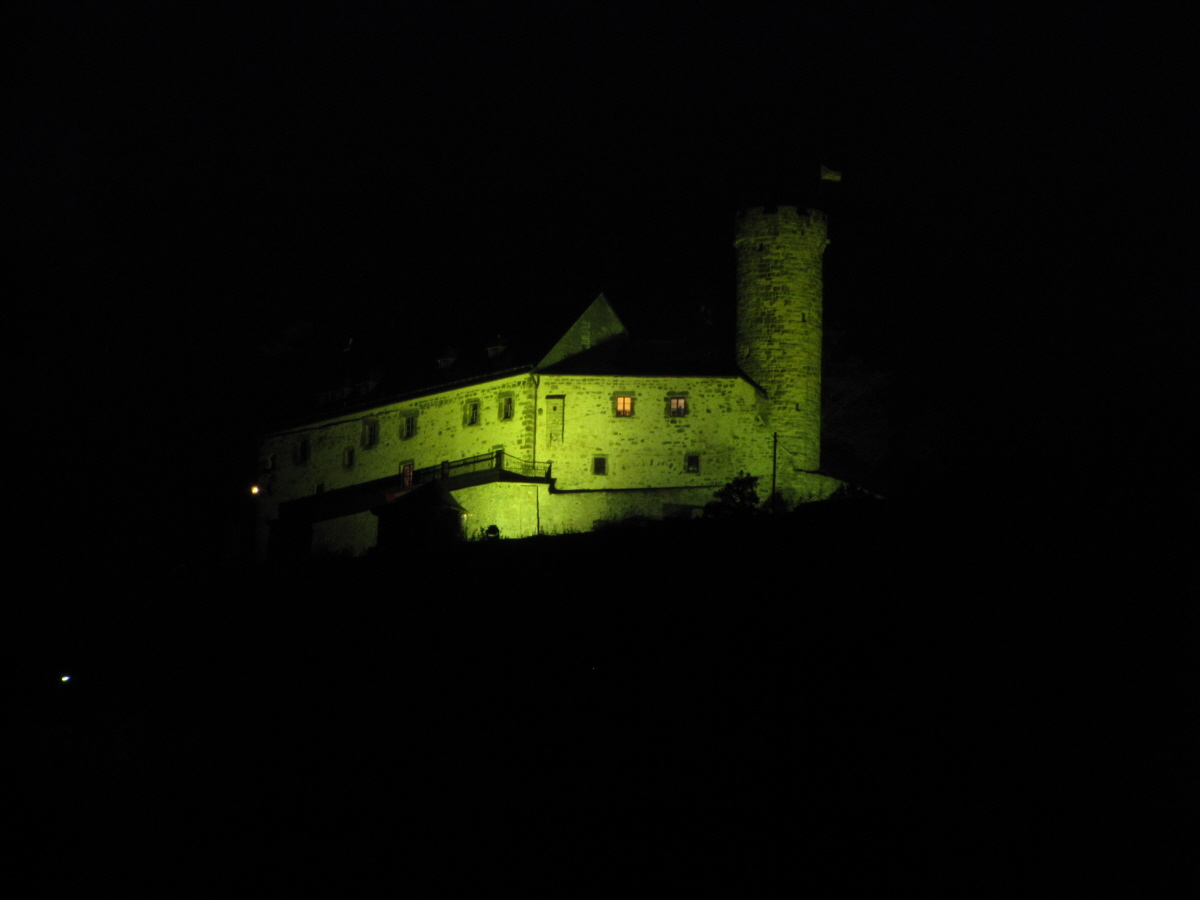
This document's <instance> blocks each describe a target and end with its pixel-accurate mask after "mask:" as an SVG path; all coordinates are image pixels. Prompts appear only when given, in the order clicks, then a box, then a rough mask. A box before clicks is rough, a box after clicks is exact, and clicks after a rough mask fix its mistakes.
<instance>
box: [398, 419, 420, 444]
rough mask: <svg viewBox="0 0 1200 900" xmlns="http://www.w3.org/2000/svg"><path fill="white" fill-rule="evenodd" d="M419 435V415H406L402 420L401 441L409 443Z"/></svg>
mask: <svg viewBox="0 0 1200 900" xmlns="http://www.w3.org/2000/svg"><path fill="white" fill-rule="evenodd" d="M416 434H417V414H416V413H405V415H404V418H403V419H401V420H400V440H402V441H407V440H408V439H409V438H411V437H415V436H416Z"/></svg>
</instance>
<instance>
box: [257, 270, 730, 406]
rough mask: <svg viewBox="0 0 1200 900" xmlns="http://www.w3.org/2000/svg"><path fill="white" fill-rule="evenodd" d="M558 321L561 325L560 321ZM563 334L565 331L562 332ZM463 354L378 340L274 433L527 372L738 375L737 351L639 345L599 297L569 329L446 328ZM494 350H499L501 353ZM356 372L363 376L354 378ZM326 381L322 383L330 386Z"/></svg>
mask: <svg viewBox="0 0 1200 900" xmlns="http://www.w3.org/2000/svg"><path fill="white" fill-rule="evenodd" d="M556 320H557V321H556ZM564 329H565V330H564ZM448 330H449V331H451V332H453V338H454V340H455V345H456V346H457V347H459V348H461V349H463V350H464V351H466V352H462V353H458V354H457V355H456V356H455V361H454V363H453V364H452V365H450V366H449V367H447V368H445V369H438V368H436V360H437V358H438V356H439V354H440V353H441V352H443V350H442V348H443V347H444V346H445V344H439V343H438V342H439V341H441V340H443V339H444V337H445V335H431V334H425V333H418V334H414V333H412V332H404V331H403V330H397V332H395V333H394V334H392V335H387V336H385V337H378V336H377V337H376V340H375V347H374V350H373V352H370V353H368V354H366V355H364V356H363V357H362V358H361V360H360V361H359V362H358V364H357V366H355V365H353V360H350V359H347V358H346V357H345V356H344V355H340V357H341V358H340V359H339V360H338V362H340V363H341V364H342V369H341V370H342V371H343V374H342V375H341V376H340V378H341V382H340V384H339V383H328V384H326V385H325V388H324V390H323V393H324V395H325V397H326V398H327V402H326V403H325V404H324V405H321V406H316V405H314V404H313V403H312V402H311V401H312V398H313V393H312V392H311V391H310V392H309V393H308V399H309V401H310V402H308V403H305V404H299V403H297V404H295V405H293V407H292V408H291V409H290V410H286V409H282V408H281V409H279V410H277V411H276V415H277V421H276V423H275V425H274V427H273V428H272V429H271V430H278V429H279V428H284V427H299V426H301V425H303V424H304V423H307V422H311V421H313V420H314V419H317V418H322V419H325V418H337V417H340V416H343V415H347V414H352V413H356V412H361V411H365V410H369V409H372V408H375V407H378V406H382V405H384V404H389V403H399V402H403V401H404V400H405V399H408V398H413V399H415V398H417V397H422V396H427V395H429V394H433V393H437V392H439V391H444V390H448V389H452V388H457V387H466V386H469V385H471V384H480V383H483V382H487V381H493V380H495V379H498V378H504V377H511V376H514V375H519V374H521V373H525V372H535V371H546V372H550V373H554V374H577V375H651V376H654V375H663V376H671V375H676V376H684V375H688V376H718V377H729V376H737V375H739V374H741V373H740V372H739V371H738V368H737V366H736V364H735V363H734V361H733V358H732V347H729V348H726V347H724V346H722V347H719V348H716V349H714V348H712V347H709V346H705V345H702V344H697V343H693V342H689V341H654V342H646V343H643V342H635V341H634V340H632V339H631V337H630V335H629V331H628V330H627V329H626V327H625V324H624V323H623V322H622V321H621V319H620V317H619V316H618V315H617V313H616V311H615V310H614V309H613V307H612V304H611V303H609V301H608V298H607V297H605V296H604V294H603V293H601V294H599V295H598V296H597V297H596V299H594V300H593V301H592V302H591V303H590V304H589V305H588V307H587V309H585V310H584V311H583V313H582V314H581V315H579V316H578V317H577V318H575V320H574V321H573V322H572V323H571V324H570V325H569V326H568V325H566V323H565V322H564V321H563V319H562V318H561V317H559V316H557V315H550V316H541V317H534V318H533V319H532V320H531V321H528V322H525V323H516V324H514V325H513V326H512V327H508V326H507V325H506V326H505V327H504V337H503V339H499V338H498V336H497V334H496V331H495V330H487V329H484V328H471V327H470V326H469V324H468V325H467V326H464V325H461V324H459V323H448ZM489 347H495V348H499V350H498V352H496V351H494V350H493V351H489V349H488V348H489ZM355 371H359V374H354V372H355ZM331 378H332V376H330V375H327V376H326V377H325V379H323V380H324V381H330V379H331Z"/></svg>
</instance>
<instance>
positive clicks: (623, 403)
mask: <svg viewBox="0 0 1200 900" xmlns="http://www.w3.org/2000/svg"><path fill="white" fill-rule="evenodd" d="M616 402H617V407H616V412H617V415H618V416H622V417H624V416H632V415H633V397H631V396H630V395H629V394H618V395H617V398H616Z"/></svg>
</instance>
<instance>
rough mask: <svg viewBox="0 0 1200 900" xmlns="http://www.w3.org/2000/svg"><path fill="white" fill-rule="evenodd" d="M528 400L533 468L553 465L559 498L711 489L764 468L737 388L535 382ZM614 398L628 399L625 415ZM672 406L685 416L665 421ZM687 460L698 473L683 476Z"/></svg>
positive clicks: (712, 383)
mask: <svg viewBox="0 0 1200 900" xmlns="http://www.w3.org/2000/svg"><path fill="white" fill-rule="evenodd" d="M538 395H539V398H540V399H539V402H538V408H539V410H540V414H539V416H538V436H537V443H538V458H539V459H542V460H549V461H553V468H552V474H553V476H554V478H555V480H556V487H557V489H558V490H560V491H577V490H593V491H594V490H621V489H629V488H663V487H679V488H693V487H701V486H705V485H715V486H718V487H719V486H720V485H722V484H724V483H725V482H727V481H729V480H730V479H731V478H732V477H733V476H734V475H736V474H737V472H738V471H739V469H751V468H753V469H761V464H762V460H764V459H769V455H770V449H771V448H770V440H769V438H765V437H764V435H763V432H762V426H761V424H759V420H758V412H757V409H756V405H755V400H754V389H753V388H752V387H751V386H750V385H749V384H747V383H746V381H745V380H744V379H742V378H699V377H697V378H669V377H664V378H646V377H641V378H639V377H613V376H582V375H558V376H549V375H545V376H542V377H541V384H540V386H539V389H538ZM560 395H561V398H562V399H561V400H556V399H554V398H557V397H559V396H560ZM618 397H629V398H631V401H632V413H633V414H632V415H628V416H624V415H619V414H618V413H619V410H618V408H617V398H618ZM672 397H674V398H676V399H679V400H683V401H684V402H685V404H686V415H680V416H671V415H670V400H671V398H672ZM556 402H557V403H558V404H561V408H559V409H557V410H556V409H555V404H556ZM559 433H561V438H559V436H558V435H559ZM688 456H694V457H698V460H697V462H698V463H699V465H698V471H696V472H688V471H687V462H688V460H687V457H688ZM598 457H599V458H603V459H604V474H596V459H597V458H598ZM712 490H713V488H710V489H709V491H708V493H709V497H708V499H712V496H711V495H712ZM589 527H590V523H589Z"/></svg>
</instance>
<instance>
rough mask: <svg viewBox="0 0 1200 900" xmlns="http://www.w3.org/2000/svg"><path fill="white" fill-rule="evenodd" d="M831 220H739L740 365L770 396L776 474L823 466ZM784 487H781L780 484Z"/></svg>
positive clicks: (790, 210) (793, 214) (767, 416)
mask: <svg viewBox="0 0 1200 900" xmlns="http://www.w3.org/2000/svg"><path fill="white" fill-rule="evenodd" d="M827 233H828V232H827V229H826V223H825V216H824V215H823V214H822V213H821V212H819V211H817V210H813V209H810V210H808V211H807V212H806V213H803V214H802V213H799V212H797V210H796V207H794V206H781V207H779V208H778V209H777V210H775V211H773V212H772V211H768V210H766V209H764V208H763V207H761V206H760V207H755V208H753V209H748V210H746V211H745V212H743V213H741V214H740V215H739V216H738V219H737V238H736V240H734V242H733V243H734V247H736V248H737V362H738V365H739V366H740V367H741V370H742V372H744V373H745V374H746V375H747V376H748V377H749V378H750V379H751V380H752V381H754V382H755V383H756V384H757V385H758V386H759V387H760V388H762V389H763V390H764V391H765V392H766V395H767V398H766V402H765V403H764V404H763V407H762V408H763V418H764V420H765V421H766V423H767V427H768V428H770V429H771V431H773V432H774V433H775V434H776V435H777V436H778V451H777V456H776V460H777V467H778V472H779V474H780V476H781V477H782V478H783V479H784V481H785V483H786V482H790V481H793V480H794V479H788V478H787V477H786V473H787V472H788V471H789V470H790V471H792V472H795V471H808V472H811V471H815V470H816V469H818V468H819V467H820V465H821V306H822V300H821V294H822V287H821V257H822V255H823V254H824V252H825V245H826V244H828V243H829V240H828V238H827ZM781 486H782V485H781Z"/></svg>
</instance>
